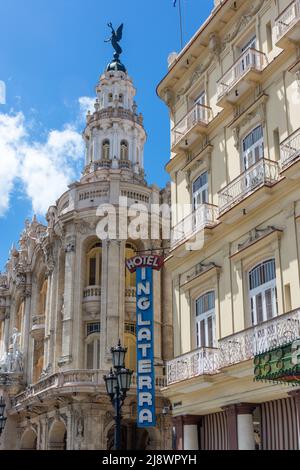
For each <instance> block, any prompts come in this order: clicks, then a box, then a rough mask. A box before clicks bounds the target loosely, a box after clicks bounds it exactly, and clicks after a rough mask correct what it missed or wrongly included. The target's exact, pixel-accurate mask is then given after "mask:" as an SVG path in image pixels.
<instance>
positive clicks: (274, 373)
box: [254, 338, 300, 385]
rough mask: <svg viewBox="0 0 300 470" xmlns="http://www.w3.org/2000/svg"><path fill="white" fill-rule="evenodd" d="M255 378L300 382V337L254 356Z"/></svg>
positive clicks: (295, 383)
mask: <svg viewBox="0 0 300 470" xmlns="http://www.w3.org/2000/svg"><path fill="white" fill-rule="evenodd" d="M254 380H256V381H259V380H265V381H272V382H276V383H284V384H294V385H299V384H300V338H299V339H298V340H295V341H292V342H291V343H288V344H284V345H282V346H277V347H276V348H274V349H270V350H268V351H265V352H263V353H261V354H258V355H256V356H255V357H254Z"/></svg>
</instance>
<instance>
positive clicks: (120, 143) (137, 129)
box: [83, 45, 146, 183]
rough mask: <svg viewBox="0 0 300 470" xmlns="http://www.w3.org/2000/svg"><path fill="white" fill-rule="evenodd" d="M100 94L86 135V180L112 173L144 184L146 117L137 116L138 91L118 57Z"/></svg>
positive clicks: (108, 69) (101, 84)
mask: <svg viewBox="0 0 300 470" xmlns="http://www.w3.org/2000/svg"><path fill="white" fill-rule="evenodd" d="M115 46H116V45H115ZM118 47H119V46H118ZM120 49H121V48H120ZM96 93H97V99H96V101H95V105H94V108H95V110H94V112H93V113H90V112H89V113H88V115H87V125H86V129H85V131H84V134H83V136H84V140H85V144H86V162H85V164H86V166H85V169H84V180H90V178H91V175H93V177H95V176H96V178H97V179H103V178H105V177H106V174H107V170H110V169H112V170H118V171H120V172H121V173H122V175H123V177H124V179H126V178H128V179H130V180H131V181H132V179H133V180H134V181H135V182H139V183H144V161H143V159H144V145H145V142H146V133H145V130H144V127H143V116H142V115H141V114H138V113H137V105H136V102H135V101H134V97H135V95H136V89H135V88H134V86H133V82H132V80H131V78H130V77H129V75H128V73H127V70H126V67H125V66H124V65H123V64H122V63H121V62H120V60H119V54H118V53H115V54H114V58H113V60H112V61H111V62H110V63H109V64H108V66H107V67H106V70H105V72H104V73H103V74H102V75H101V77H100V79H99V82H98V84H97V86H96ZM103 170H105V171H104V172H103Z"/></svg>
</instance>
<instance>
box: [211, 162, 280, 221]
mask: <svg viewBox="0 0 300 470" xmlns="http://www.w3.org/2000/svg"><path fill="white" fill-rule="evenodd" d="M279 178H280V175H279V166H278V163H277V162H275V161H272V160H268V159H266V158H261V159H260V160H259V161H258V162H256V163H255V164H254V165H252V166H251V167H249V168H248V170H246V171H244V172H243V173H242V174H241V175H239V176H238V177H237V178H235V179H234V180H233V181H231V182H230V183H229V184H228V185H227V186H225V188H223V189H222V190H221V191H219V210H220V214H219V215H220V217H222V216H223V215H224V214H225V213H227V212H228V211H229V210H230V214H229V215H228V222H229V223H233V222H235V221H236V220H237V218H238V217H239V216H241V215H242V214H245V213H247V212H248V211H249V210H252V209H254V208H255V207H257V206H258V205H260V204H262V203H264V202H265V200H266V198H267V197H269V196H270V188H271V187H272V186H273V185H274V184H275V183H277V182H278V181H279ZM261 188H262V189H261ZM259 190H261V191H259ZM264 190H265V191H264ZM257 192H258V193H259V194H257V195H256V193H257ZM240 203H243V205H242V207H240ZM238 205H239V207H237V206H238ZM224 221H225V220H224Z"/></svg>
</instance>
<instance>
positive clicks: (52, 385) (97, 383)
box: [11, 369, 167, 412]
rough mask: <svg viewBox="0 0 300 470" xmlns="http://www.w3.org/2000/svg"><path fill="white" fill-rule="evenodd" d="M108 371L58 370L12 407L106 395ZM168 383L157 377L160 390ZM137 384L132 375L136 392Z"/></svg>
mask: <svg viewBox="0 0 300 470" xmlns="http://www.w3.org/2000/svg"><path fill="white" fill-rule="evenodd" d="M107 372H108V371H104V370H98V369H97V370H92V369H77V370H68V371H63V372H57V373H55V374H52V375H50V376H48V377H45V378H43V379H41V380H40V381H39V382H37V383H35V384H33V385H30V386H29V387H27V388H26V390H25V391H24V392H22V393H19V394H18V395H17V396H15V397H13V398H12V403H11V404H12V408H13V411H14V412H20V411H22V410H25V409H27V407H28V406H30V405H39V406H42V407H43V406H47V405H46V404H47V402H48V401H51V400H53V399H55V397H57V396H67V395H74V394H87V393H88V394H93V395H95V396H96V395H98V394H99V393H103V394H105V395H106V388H105V383H104V379H103V375H104V374H107ZM166 384H167V381H166V378H165V377H163V376H161V377H160V376H157V377H155V386H156V388H157V389H158V390H159V389H160V388H163V387H165V386H166ZM136 386H137V376H136V374H133V375H132V382H131V391H132V392H134V393H135V388H136Z"/></svg>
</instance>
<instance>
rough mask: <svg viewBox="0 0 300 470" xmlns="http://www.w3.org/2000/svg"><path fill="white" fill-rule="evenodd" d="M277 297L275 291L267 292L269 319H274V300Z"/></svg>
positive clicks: (268, 290) (269, 290)
mask: <svg viewBox="0 0 300 470" xmlns="http://www.w3.org/2000/svg"><path fill="white" fill-rule="evenodd" d="M274 295H275V291H274V290H273V289H267V290H266V291H265V299H266V311H267V319H268V320H269V318H272V317H273V298H274Z"/></svg>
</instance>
